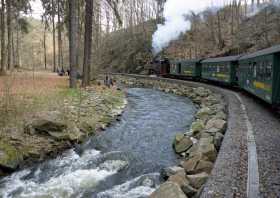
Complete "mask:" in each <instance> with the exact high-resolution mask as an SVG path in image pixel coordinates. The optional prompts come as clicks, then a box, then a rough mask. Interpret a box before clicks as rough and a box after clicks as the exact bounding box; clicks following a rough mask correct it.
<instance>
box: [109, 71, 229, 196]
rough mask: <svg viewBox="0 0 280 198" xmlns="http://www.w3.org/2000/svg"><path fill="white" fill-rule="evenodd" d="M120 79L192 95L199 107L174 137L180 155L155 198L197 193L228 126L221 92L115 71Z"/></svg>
mask: <svg viewBox="0 0 280 198" xmlns="http://www.w3.org/2000/svg"><path fill="white" fill-rule="evenodd" d="M114 77H115V79H116V80H117V82H120V83H122V84H125V85H126V86H130V87H147V88H153V89H157V90H160V91H164V92H167V93H171V94H176V95H180V96H185V97H188V98H190V99H191V100H192V101H193V103H194V104H195V105H196V106H197V108H198V111H197V113H196V115H195V119H194V121H193V123H192V125H191V127H190V129H189V130H188V131H185V132H184V133H179V134H177V135H176V137H174V141H173V148H174V151H175V152H176V153H177V154H178V155H179V156H180V157H181V162H180V164H179V165H178V166H175V167H168V168H166V169H165V170H164V176H165V179H166V182H165V183H163V184H162V185H161V186H160V187H159V188H158V189H157V190H156V191H155V192H154V193H153V194H152V195H151V197H152V198H158V197H160V198H170V197H174V198H176V197H182V198H185V197H198V196H199V194H200V192H201V191H202V189H203V185H204V184H205V183H206V181H207V179H208V177H209V176H210V174H211V171H212V169H213V167H214V163H215V160H216V158H217V155H218V152H219V149H220V147H221V144H222V141H223V138H224V134H225V132H226V128H227V105H226V102H225V100H224V98H223V97H222V95H220V94H219V93H215V92H213V91H211V90H209V89H206V88H203V87H192V86H188V85H186V84H183V83H180V84H177V83H176V82H175V83H174V82H172V81H170V80H165V79H159V78H147V77H139V76H132V75H131V76H129V75H115V76H114Z"/></svg>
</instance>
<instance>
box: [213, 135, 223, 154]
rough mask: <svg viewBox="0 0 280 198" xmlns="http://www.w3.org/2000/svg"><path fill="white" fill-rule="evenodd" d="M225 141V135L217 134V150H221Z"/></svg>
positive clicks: (215, 142) (215, 137)
mask: <svg viewBox="0 0 280 198" xmlns="http://www.w3.org/2000/svg"><path fill="white" fill-rule="evenodd" d="M223 139H224V135H223V134H221V133H219V132H218V133H216V134H215V136H214V145H215V147H216V149H217V150H218V149H220V147H221V145H222V142H223Z"/></svg>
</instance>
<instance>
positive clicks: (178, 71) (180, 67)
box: [177, 63, 182, 74]
mask: <svg viewBox="0 0 280 198" xmlns="http://www.w3.org/2000/svg"><path fill="white" fill-rule="evenodd" d="M181 70H182V64H181V63H178V67H177V73H178V74H181Z"/></svg>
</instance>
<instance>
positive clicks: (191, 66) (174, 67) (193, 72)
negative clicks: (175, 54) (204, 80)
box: [171, 59, 201, 78]
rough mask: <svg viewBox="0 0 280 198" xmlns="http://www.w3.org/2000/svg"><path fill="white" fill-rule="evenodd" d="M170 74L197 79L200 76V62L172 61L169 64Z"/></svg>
mask: <svg viewBox="0 0 280 198" xmlns="http://www.w3.org/2000/svg"><path fill="white" fill-rule="evenodd" d="M171 74H174V75H181V76H186V77H192V78H199V77H200V76H201V64H200V60H199V59H192V60H180V61H173V62H172V63H171Z"/></svg>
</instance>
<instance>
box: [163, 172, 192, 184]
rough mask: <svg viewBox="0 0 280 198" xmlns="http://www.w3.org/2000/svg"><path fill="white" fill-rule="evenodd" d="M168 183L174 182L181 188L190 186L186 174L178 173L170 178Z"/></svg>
mask: <svg viewBox="0 0 280 198" xmlns="http://www.w3.org/2000/svg"><path fill="white" fill-rule="evenodd" d="M168 181H170V182H174V183H176V184H178V185H179V186H180V187H182V186H186V185H188V184H189V181H188V180H187V178H186V173H185V171H184V172H178V173H176V174H175V175H172V176H170V177H169V178H168Z"/></svg>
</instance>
